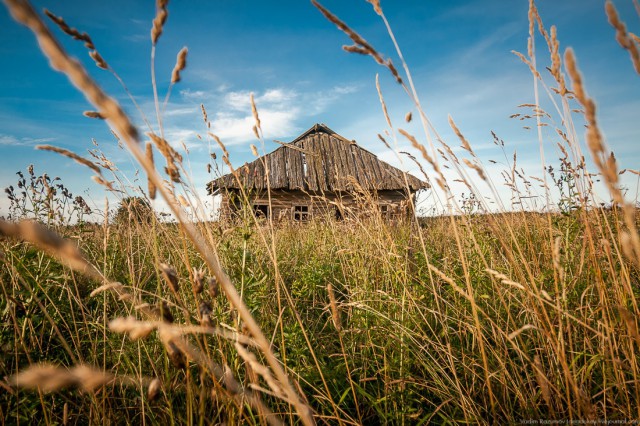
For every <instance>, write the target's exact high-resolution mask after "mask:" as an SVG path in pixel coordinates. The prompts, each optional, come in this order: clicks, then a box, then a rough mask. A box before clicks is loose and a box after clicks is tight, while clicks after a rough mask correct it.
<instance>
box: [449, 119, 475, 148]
mask: <svg viewBox="0 0 640 426" xmlns="http://www.w3.org/2000/svg"><path fill="white" fill-rule="evenodd" d="M449 126H451V128H452V129H453V131H454V133H455V134H456V136H457V137H458V139H460V141H461V142H462V148H463V149H464V150H465V151H467V152H469V153H470V154H471V155H473V156H474V157H475V153H474V152H473V149H471V145H469V142H468V141H467V138H465V137H464V135H463V134H462V132H461V131H460V129H458V126H456V123H455V122H454V121H453V117H451V116H449Z"/></svg>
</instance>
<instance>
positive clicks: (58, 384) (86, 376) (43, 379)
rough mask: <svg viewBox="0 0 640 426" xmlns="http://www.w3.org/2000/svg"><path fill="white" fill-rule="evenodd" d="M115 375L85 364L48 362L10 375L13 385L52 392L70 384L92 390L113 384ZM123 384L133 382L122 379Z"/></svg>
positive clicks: (87, 390) (88, 390)
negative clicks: (60, 365)
mask: <svg viewBox="0 0 640 426" xmlns="http://www.w3.org/2000/svg"><path fill="white" fill-rule="evenodd" d="M115 379H116V378H115V376H114V375H113V374H109V373H106V372H104V371H101V370H97V369H94V368H91V367H87V366H85V365H78V366H76V367H73V368H71V369H67V368H63V367H56V366H54V365H50V364H41V365H32V366H30V367H28V368H27V369H26V370H24V371H21V372H20V373H18V374H16V375H15V376H13V377H11V379H10V380H11V383H12V384H13V385H14V386H17V387H21V388H27V389H40V390H42V391H43V392H54V391H57V390H59V389H63V388H67V387H70V386H77V387H79V388H81V389H83V390H84V391H86V392H94V391H95V390H97V389H98V388H100V387H102V386H105V385H109V384H114V382H115V381H116V380H115ZM121 382H123V383H125V384H133V383H131V382H132V380H122V381H121Z"/></svg>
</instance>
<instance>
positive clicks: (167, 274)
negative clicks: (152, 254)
mask: <svg viewBox="0 0 640 426" xmlns="http://www.w3.org/2000/svg"><path fill="white" fill-rule="evenodd" d="M159 267H160V271H161V272H162V276H163V277H164V280H165V281H166V282H167V284H168V285H169V288H171V291H173V292H174V293H178V290H179V286H178V273H177V272H176V270H175V269H174V268H173V267H171V266H169V265H167V264H166V263H160V265H159Z"/></svg>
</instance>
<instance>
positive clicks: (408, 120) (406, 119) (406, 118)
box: [404, 111, 413, 123]
mask: <svg viewBox="0 0 640 426" xmlns="http://www.w3.org/2000/svg"><path fill="white" fill-rule="evenodd" d="M412 118H413V115H412V114H411V111H409V112H408V113H407V115H405V116H404V121H406V122H407V123H411V119H412Z"/></svg>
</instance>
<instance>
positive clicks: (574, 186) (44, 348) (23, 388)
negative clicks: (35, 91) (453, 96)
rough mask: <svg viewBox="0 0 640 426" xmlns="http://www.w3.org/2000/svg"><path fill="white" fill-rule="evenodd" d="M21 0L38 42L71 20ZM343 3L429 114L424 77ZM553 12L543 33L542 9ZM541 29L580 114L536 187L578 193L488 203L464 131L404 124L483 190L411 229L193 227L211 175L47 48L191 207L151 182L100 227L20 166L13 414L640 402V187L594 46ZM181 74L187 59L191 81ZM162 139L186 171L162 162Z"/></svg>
mask: <svg viewBox="0 0 640 426" xmlns="http://www.w3.org/2000/svg"><path fill="white" fill-rule="evenodd" d="M7 3H8V4H9V5H11V6H10V7H11V8H13V9H12V10H13V11H14V13H15V14H16V18H17V19H19V20H22V21H23V22H26V23H27V25H29V26H30V27H31V28H32V29H33V31H34V32H35V33H36V34H37V35H38V36H39V37H41V38H43V39H47V38H48V37H51V36H50V34H49V35H48V34H47V33H46V32H44V31H43V30H42V28H41V27H39V26H38V25H37V24H34V22H35V21H33V19H32V16H31V15H30V14H29V13H30V12H29V11H28V10H26V9H24V8H23V6H20V5H17V4H14V2H12V1H9V2H7ZM373 3H374V4H375V3H376V2H373ZM159 10H160V12H159V15H158V16H159V17H157V18H156V21H154V23H155V25H157V26H158V28H159V29H158V30H161V26H162V24H163V22H164V21H163V20H162V19H161V11H162V8H160V9H159ZM377 11H379V10H377ZM379 12H380V13H382V12H381V11H379ZM323 13H325V15H326V16H327V18H328V19H329V20H330V21H332V22H334V23H336V24H337V25H338V27H339V28H340V29H342V30H343V31H345V32H346V33H347V34H348V35H349V36H350V37H351V38H352V39H353V40H354V42H355V43H356V46H357V47H358V49H360V50H358V53H364V54H367V55H370V56H372V57H373V58H374V59H376V60H379V62H381V64H382V65H383V66H384V67H386V68H388V70H389V71H390V72H391V73H392V74H394V75H396V76H397V79H398V82H399V84H401V85H402V87H403V88H405V89H406V90H407V93H408V94H409V96H410V100H411V101H412V102H416V104H417V105H418V107H419V103H417V99H415V98H414V97H413V95H412V90H411V84H410V83H405V81H409V82H410V79H407V77H406V76H405V75H404V74H403V75H402V76H401V75H400V74H398V71H397V70H396V68H395V67H394V66H393V65H391V63H390V62H387V61H386V59H384V58H382V57H381V56H380V54H379V53H378V52H376V51H375V50H373V48H371V46H369V45H367V44H366V42H364V40H362V39H360V38H358V35H357V34H355V33H354V32H353V31H352V30H350V29H349V28H348V27H346V26H345V25H344V24H342V23H341V22H340V21H339V20H338V18H337V17H335V16H333V15H331V14H330V13H329V12H328V11H324V12H323ZM609 13H610V14H612V13H613V12H611V11H609ZM25 17H26V18H25ZM530 19H531V25H532V34H531V36H532V37H533V36H534V34H533V31H534V26H537V22H538V20H537V12H536V10H535V7H534V5H533V3H532V8H531V13H530ZM534 24H535V25H534ZM614 26H615V25H614ZM154 28H155V27H154ZM539 31H540V32H541V34H542V37H543V39H546V41H547V42H548V43H549V46H548V47H549V51H550V52H551V58H550V61H551V63H552V65H551V67H550V71H551V78H552V79H553V81H552V82H553V84H556V85H557V88H558V89H557V93H555V92H554V96H557V98H558V104H559V105H562V107H563V108H562V111H564V113H565V114H566V116H563V117H562V120H558V122H562V123H564V125H565V126H566V127H563V128H559V129H558V130H559V132H560V133H559V134H560V136H562V139H563V143H562V144H560V145H559V149H560V151H559V153H558V156H559V157H560V160H559V164H561V167H560V168H559V169H558V170H556V171H553V170H550V171H549V173H548V176H547V177H546V178H545V180H541V182H537V184H542V185H543V187H544V190H545V191H549V192H550V193H551V192H553V193H554V194H560V197H559V199H558V200H556V201H554V202H553V205H548V206H546V208H545V209H544V212H531V211H524V210H523V211H506V210H505V211H497V212H496V211H493V212H491V213H488V212H486V206H485V205H483V203H482V201H481V200H483V197H482V194H481V193H479V192H477V189H476V186H475V185H474V181H477V179H482V180H484V181H485V182H486V183H487V184H489V185H490V186H491V185H493V184H492V183H491V182H490V180H489V178H488V177H487V176H488V174H487V173H486V171H485V169H484V166H483V165H482V164H481V162H480V161H479V159H478V158H477V156H476V155H475V153H474V151H473V149H472V147H471V146H470V145H469V144H468V143H467V142H466V140H465V139H464V136H463V135H462V134H461V133H460V132H459V131H458V130H457V128H456V127H455V124H454V123H453V121H451V125H452V127H453V129H454V131H455V132H456V133H457V134H458V135H459V137H460V139H461V141H460V142H461V143H462V146H463V147H464V149H465V150H466V152H467V153H468V159H464V160H463V159H458V157H456V156H455V155H454V154H453V152H452V151H451V149H450V148H449V146H448V145H446V144H444V142H443V143H442V145H441V146H439V147H438V149H440V150H441V152H442V157H443V158H444V163H442V161H443V160H439V159H437V158H436V157H435V155H431V153H432V152H435V149H433V150H432V148H433V147H432V146H429V145H428V144H427V145H426V146H425V145H421V144H420V143H419V142H418V140H417V139H416V138H415V137H414V136H412V135H410V134H408V133H406V132H404V131H400V134H401V135H403V137H406V138H407V139H408V140H409V141H410V142H411V143H413V144H414V146H415V147H416V148H417V149H418V150H419V151H420V152H421V153H422V157H423V158H421V159H420V161H423V162H424V163H425V165H424V167H425V168H428V169H429V171H428V173H427V174H428V176H430V177H431V179H430V181H431V182H432V183H433V185H434V190H438V191H441V193H443V194H445V195H452V194H451V193H450V190H449V187H448V185H447V179H446V178H445V176H444V173H443V172H442V164H449V165H450V166H451V168H452V169H453V170H458V172H459V179H460V180H461V181H463V182H466V185H467V186H468V188H469V190H470V191H471V193H472V194H474V195H473V196H471V197H468V198H465V199H464V200H462V201H461V202H460V203H458V204H456V207H455V208H452V210H451V212H452V213H455V214H448V215H441V216H437V217H428V218H426V217H425V218H420V219H416V218H414V217H412V218H408V219H406V220H400V221H394V222H389V221H385V220H383V218H382V217H380V215H379V212H377V210H376V209H375V208H372V207H371V206H369V205H368V204H369V201H367V197H363V202H362V203H363V206H362V208H363V210H365V211H368V212H369V214H368V215H366V217H361V216H353V217H347V218H346V219H345V220H344V221H333V220H319V219H316V220H313V221H311V222H308V223H304V224H290V223H273V222H270V221H262V220H257V219H255V218H254V217H253V216H252V215H251V214H246V215H242V216H241V217H240V218H239V219H238V220H237V221H236V222H233V223H218V222H206V221H202V220H200V221H192V220H188V218H187V216H186V213H185V209H188V208H194V210H196V209H195V207H196V206H197V205H199V203H200V200H191V199H187V197H186V196H184V195H182V194H188V193H191V194H193V193H195V192H196V191H186V192H185V187H186V188H187V189H188V184H187V183H186V182H187V181H188V179H186V178H185V176H184V168H183V167H182V157H181V156H179V155H178V154H177V152H176V151H174V150H173V148H171V147H170V145H169V144H168V143H167V142H166V141H164V140H163V139H162V138H161V137H159V136H156V135H153V136H151V139H152V140H153V142H154V145H153V146H154V147H155V148H150V147H151V146H152V145H151V144H150V143H149V145H148V148H147V151H146V153H145V151H144V149H141V148H140V146H139V144H138V143H137V141H138V136H137V133H136V132H135V129H133V127H132V126H131V123H130V121H129V119H128V118H127V117H126V116H124V114H123V113H122V111H121V110H120V109H119V107H118V106H117V105H116V104H115V103H113V101H112V100H110V99H108V98H105V97H104V96H103V94H102V92H101V89H100V88H99V87H97V86H96V85H95V83H93V81H92V80H90V79H88V77H86V74H83V73H82V72H81V71H80V70H79V68H76V67H79V65H78V64H77V63H76V64H73V63H72V62H70V61H69V58H67V57H66V56H65V54H64V52H61V51H57V50H56V48H55V46H53V45H51V44H46V43H45V44H44V53H45V54H46V55H48V56H49V57H50V58H52V61H53V63H54V64H57V66H58V68H61V69H63V70H65V72H67V74H68V75H69V77H70V79H71V80H72V81H73V82H74V83H75V84H76V86H78V87H79V88H80V89H81V90H83V91H84V92H85V93H86V94H87V97H88V98H89V99H90V100H91V101H92V102H93V103H94V105H95V106H96V110H97V112H96V114H100V115H102V116H104V117H105V118H107V119H108V120H109V124H110V125H111V127H112V128H113V129H114V131H115V132H116V133H117V134H118V135H119V137H120V138H121V140H122V142H123V143H124V144H125V145H127V146H128V147H129V149H130V150H131V152H132V154H133V156H134V157H135V158H136V159H137V160H138V161H139V163H140V165H141V168H142V169H143V170H144V171H145V172H146V174H147V176H148V179H149V187H148V189H147V191H146V192H144V193H143V194H132V195H136V196H141V197H150V198H153V197H154V195H153V194H155V193H156V192H157V195H158V197H162V198H164V199H165V200H166V201H167V202H168V204H169V205H170V207H171V208H172V210H173V212H174V215H175V216H176V217H177V221H176V222H171V223H170V222H167V221H164V220H159V218H158V216H157V215H155V214H153V213H152V212H151V210H150V209H149V203H148V201H146V199H145V198H126V199H123V200H122V201H121V203H120V204H119V206H116V207H113V206H112V208H111V211H110V212H105V217H104V220H103V221H101V222H100V223H90V222H87V221H85V220H84V219H85V218H86V217H87V214H88V211H87V206H86V204H85V203H84V201H83V200H82V199H81V198H76V197H73V196H72V195H71V194H69V193H68V192H67V191H66V190H65V189H64V186H63V185H62V182H58V181H52V180H51V179H50V178H48V177H45V175H43V174H42V172H40V171H35V170H34V169H33V167H30V168H29V169H28V170H27V171H26V173H25V172H21V173H22V174H21V175H20V176H19V181H18V183H17V184H16V185H15V187H12V188H10V189H8V190H7V195H8V197H9V198H10V200H11V205H12V210H11V214H12V219H15V220H14V221H1V222H0V235H2V237H0V262H1V263H2V268H0V278H1V280H0V282H1V285H2V297H0V318H1V321H0V345H1V350H0V387H2V391H0V419H2V424H17V423H20V424H25V423H27V424H28V423H32V422H33V421H34V419H42V421H41V423H45V424H76V423H78V424H85V423H91V424H125V423H126V424H142V423H149V424H171V423H175V424H217V423H220V424H223V423H224V424H241V423H242V424H245V423H246V424H267V423H269V424H280V423H302V424H313V423H327V424H426V423H430V422H434V423H448V424H458V423H500V424H509V423H517V422H522V421H524V420H528V419H558V420H593V421H595V420H597V419H608V420H624V419H638V418H640V408H639V407H640V377H639V375H640V357H639V356H638V352H636V351H640V332H639V328H638V316H639V315H640V308H639V307H638V298H639V296H640V286H639V276H638V273H639V269H638V267H639V266H640V240H639V238H638V231H637V230H638V218H637V216H638V215H637V209H636V206H635V200H634V201H629V200H626V199H625V198H624V197H623V194H622V191H621V190H620V184H619V181H618V176H619V173H620V172H621V171H619V170H618V168H617V164H616V160H615V157H613V156H611V155H610V153H609V151H608V148H607V147H606V145H605V143H604V141H603V138H602V136H601V135H600V133H599V130H598V127H597V122H596V118H595V106H594V104H593V101H592V100H591V99H589V97H588V95H587V93H586V91H585V89H584V85H583V83H582V80H581V76H580V74H579V71H578V69H577V65H576V63H575V59H574V58H573V55H572V53H571V51H568V52H567V54H566V55H565V56H564V58H561V57H560V55H559V53H558V49H557V41H556V40H555V31H551V36H549V34H547V32H546V30H544V27H542V25H541V24H540V29H539ZM156 41H157V40H156ZM554 47H555V48H554ZM154 49H155V44H154ZM352 50H353V48H352ZM528 53H529V54H528V56H523V60H525V61H526V62H527V63H528V64H529V65H531V66H532V71H533V72H534V74H535V73H536V72H537V71H536V69H535V67H534V65H533V64H535V61H533V60H532V57H531V56H532V55H533V54H534V52H528ZM636 53H637V52H636ZM633 58H634V57H633V54H632V60H633ZM564 62H566V68H564V69H566V75H565V73H564V72H563V71H562V70H563V68H562V66H563V65H564ZM181 67H184V58H183V63H182V65H181V62H180V58H178V63H177V64H176V70H177V71H176V70H174V75H175V72H178V73H179V72H180V70H181ZM407 72H408V71H407ZM565 78H566V81H565ZM177 80H179V78H178V79H177ZM177 80H176V81H177ZM405 84H407V85H405ZM569 102H571V103H572V105H573V104H575V103H576V102H577V103H578V104H579V105H580V106H581V107H582V108H583V111H582V113H583V114H584V117H585V119H586V121H587V123H588V125H589V128H588V131H587V135H586V141H581V140H580V139H579V137H578V136H577V135H576V132H575V131H573V130H572V128H573V124H572V123H573V121H572V118H571V117H572V115H573V114H574V113H573V112H571V110H570V108H569ZM536 108H538V107H535V108H534V109H533V113H534V114H540V115H542V113H541V112H540V111H539V109H536ZM418 113H419V114H420V115H421V117H420V119H422V120H424V121H425V123H428V119H427V118H426V117H425V116H423V115H422V112H421V110H418ZM254 114H255V117H256V129H255V130H256V134H257V135H258V136H260V134H261V133H260V132H261V130H260V122H259V120H258V119H257V118H258V114H259V111H255V112H254ZM205 120H206V118H205ZM584 142H586V146H587V149H588V154H587V155H590V156H591V159H592V161H593V165H594V167H595V168H596V169H597V170H594V172H595V173H597V174H598V176H599V177H598V178H599V179H601V180H602V181H603V183H604V184H605V185H606V187H607V190H608V191H609V194H610V197H611V199H612V200H613V201H612V203H611V204H608V205H606V206H604V205H600V204H599V203H598V202H596V201H595V200H596V198H597V197H596V195H595V194H594V192H593V191H594V190H593V180H592V179H593V177H594V176H596V175H595V174H592V173H589V172H588V171H587V166H586V163H585V160H584V157H582V155H581V152H582V151H581V147H583V146H585V144H584ZM496 143H497V144H500V141H499V140H497V141H496ZM220 145H221V150H222V152H224V153H225V154H226V150H225V148H224V145H223V144H222V143H221V144H220ZM47 149H51V148H47ZM152 149H154V150H155V151H156V159H155V161H156V162H158V161H159V160H161V161H165V160H166V163H167V171H168V174H169V177H170V180H171V181H172V182H166V181H163V180H162V177H161V176H160V175H159V173H158V172H157V171H156V167H155V165H154V162H153V160H152V158H151V157H150V156H149V155H148V152H149V150H152ZM58 152H59V153H60V154H62V155H65V156H67V157H71V158H74V159H76V160H77V161H78V162H80V163H82V164H84V165H85V166H88V167H90V168H91V169H92V170H94V172H95V173H96V179H97V180H98V181H100V182H102V183H103V184H104V185H105V186H106V187H107V189H111V190H113V189H114V188H113V186H114V185H117V183H110V182H107V181H106V179H104V177H103V175H102V172H103V170H104V169H105V167H108V165H107V166H104V165H102V166H99V165H98V164H97V162H94V161H93V160H87V159H84V158H80V157H77V156H76V155H75V154H73V153H70V152H67V151H61V150H58ZM158 153H159V154H161V155H159V154H158ZM221 160H222V161H225V162H228V161H229V160H228V158H227V157H226V155H225V156H223V158H222V159H221ZM158 168H160V167H158ZM628 172H629V173H637V172H635V171H628ZM471 173H472V174H473V176H474V178H473V179H472V178H470V177H469V176H470V174H471ZM475 176H478V177H475ZM506 176H509V177H510V179H511V181H510V187H511V189H512V193H513V196H514V197H516V198H518V197H521V198H522V199H525V197H527V196H528V190H529V188H530V186H531V182H530V181H529V180H527V178H525V177H524V176H520V175H519V172H518V170H517V169H516V167H515V164H514V166H513V168H512V169H510V170H506ZM109 187H111V188H109ZM454 198H455V197H451V199H454ZM556 198H557V197H556ZM479 200H480V201H479ZM483 212H484V213H483ZM22 219H35V221H25V220H22Z"/></svg>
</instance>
